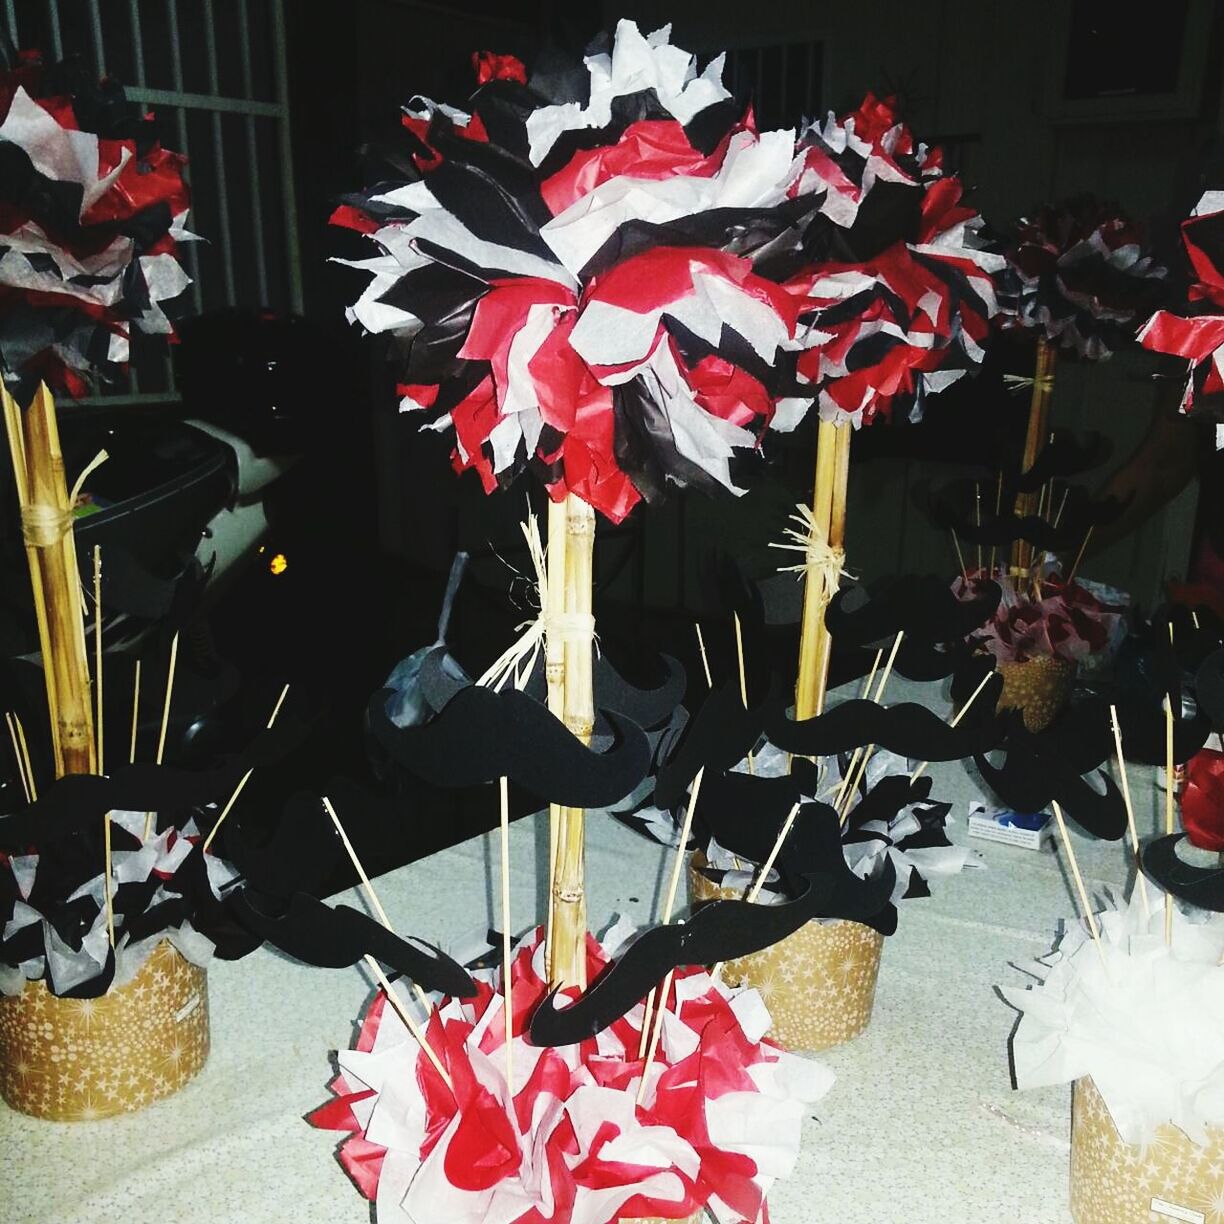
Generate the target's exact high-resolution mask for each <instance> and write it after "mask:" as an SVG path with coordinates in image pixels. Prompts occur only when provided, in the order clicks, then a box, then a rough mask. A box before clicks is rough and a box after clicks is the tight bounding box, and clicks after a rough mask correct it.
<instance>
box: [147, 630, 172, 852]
mask: <svg viewBox="0 0 1224 1224" xmlns="http://www.w3.org/2000/svg"><path fill="white" fill-rule="evenodd" d="M178 644H179V635H178V634H177V633H175V635H174V637H172V638H171V639H170V661H169V662H168V663H167V665H166V695H165V698H164V699H163V701H162V716H161V729H160V730H159V731H158V734H157V757H156V761H157V764H158V765H160V764H161V763H162V757H163V756H164V755H165V751H166V729H167V728H168V727H169V725H170V701H171V699H172V698H173V696H174V673H175V671H176V670H177V668H178ZM155 815H156V813H155V812H146V813H145V828H144V835H145V841H148V840H149V838H150V836H151V835H152V833H153V817H154V816H155Z"/></svg>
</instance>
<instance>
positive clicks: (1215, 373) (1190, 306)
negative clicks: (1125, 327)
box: [1139, 191, 1224, 412]
mask: <svg viewBox="0 0 1224 1224" xmlns="http://www.w3.org/2000/svg"><path fill="white" fill-rule="evenodd" d="M1182 242H1183V244H1184V245H1185V248H1186V255H1187V256H1188V258H1189V260H1190V265H1191V268H1192V271H1193V281H1192V283H1191V285H1190V289H1189V293H1188V295H1187V297H1188V300H1187V302H1186V303H1185V305H1183V306H1181V307H1179V308H1178V309H1176V310H1158V311H1156V312H1155V314H1153V315H1152V317H1151V318H1150V319H1148V321H1147V322H1146V323H1145V324H1144V325H1143V328H1142V330H1141V331H1140V332H1139V343H1140V344H1142V345H1143V346H1144V348H1149V349H1152V350H1153V351H1154V352H1157V353H1170V354H1172V355H1174V356H1176V357H1184V358H1185V359H1186V361H1187V362H1188V363H1189V367H1190V369H1189V374H1188V376H1187V379H1186V390H1185V393H1184V394H1183V396H1182V409H1183V410H1184V411H1187V412H1188V411H1189V410H1190V409H1191V408H1193V407H1194V405H1195V403H1196V401H1198V400H1199V399H1201V398H1202V397H1204V396H1208V395H1215V394H1218V393H1219V392H1221V391H1224V191H1207V192H1204V193H1203V196H1202V198H1201V199H1200V200H1199V202H1198V203H1197V204H1196V205H1195V207H1194V211H1193V212H1191V214H1190V216H1189V217H1187V218H1186V220H1185V221H1183V222H1182Z"/></svg>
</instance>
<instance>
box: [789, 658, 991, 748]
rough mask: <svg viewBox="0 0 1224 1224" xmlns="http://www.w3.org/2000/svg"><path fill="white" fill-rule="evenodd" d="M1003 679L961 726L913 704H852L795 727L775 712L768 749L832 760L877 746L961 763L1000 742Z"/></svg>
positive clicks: (982, 697)
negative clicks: (997, 707) (998, 720)
mask: <svg viewBox="0 0 1224 1224" xmlns="http://www.w3.org/2000/svg"><path fill="white" fill-rule="evenodd" d="M1002 686H1003V679H1002V677H1001V676H1000V677H998V678H997V679H992V680H991V681H990V682H989V683H988V684H987V685H986V687H985V688H984V689H983V690H982V692H981V694H980V695H979V696H978V698H977V700H976V701H975V702H974V703H973V705H972V707H971V708H970V709H969V711H968V712H967V713H966V715H965V717H964V718H963V719H962V720H961V722H960V724H959V725H958V726H955V727H954V726H952V725H951V723H950V722H946V721H944V719H942V718H940V717H939V716H938V715H937V714H932V713H931V711H930V710H928V709H927V708H926V706H920V705H917V704H916V703H914V702H904V703H902V704H901V705H895V706H882V705H878V704H877V703H876V702H874V701H865V700H853V701H846V702H843V703H842V704H841V705H838V706H834V707H833V708H832V709H831V710H829V711H827V712H826V713H824V714H817V715H815V716H814V717H813V718H807V719H803V720H802V721H800V722H797V721H795V720H794V719H792V718H790V717H789V716H787V715H786V714H785V713H783V712H776V713H774V714H773V715H772V716H771V717H770V718H768V719H767V721H766V723H765V734H766V736H767V737H768V738H769V741H770V743H772V744H773V745H774V746H775V747H777V748H781V749H782V750H783V751H784V752H791V753H795V754H796V755H798V756H811V757H818V756H829V755H831V754H833V753H836V752H847V751H850V750H852V749H854V748H859V747H862V746H863V745H864V744H877V745H878V746H879V747H881V748H886V749H888V750H889V751H890V752H895V753H896V754H897V755H898V756H904V757H909V758H911V759H913V760H918V761H960V760H963V759H965V758H966V757H971V756H974V755H975V754H977V753H980V752H985V751H987V750H988V749H989V748H991V747H993V746H994V745H995V744H996V743H997V742H998V738H999V736H998V730H997V727H996V724H995V719H994V704H995V702H996V701H998V696H999V693H1000V692H1001V691H1002Z"/></svg>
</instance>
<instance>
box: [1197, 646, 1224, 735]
mask: <svg viewBox="0 0 1224 1224" xmlns="http://www.w3.org/2000/svg"><path fill="white" fill-rule="evenodd" d="M1194 696H1195V698H1196V700H1197V701H1198V707H1199V710H1200V711H1201V712H1202V713H1203V714H1204V715H1205V716H1206V717H1207V718H1209V719H1210V720H1211V727H1212V730H1213V731H1224V650H1214V651H1212V652H1211V654H1209V655H1208V656H1207V657H1206V658H1205V659H1204V660H1203V661H1202V663H1201V664H1200V665H1199V669H1198V672H1197V673H1196V674H1195V677H1194Z"/></svg>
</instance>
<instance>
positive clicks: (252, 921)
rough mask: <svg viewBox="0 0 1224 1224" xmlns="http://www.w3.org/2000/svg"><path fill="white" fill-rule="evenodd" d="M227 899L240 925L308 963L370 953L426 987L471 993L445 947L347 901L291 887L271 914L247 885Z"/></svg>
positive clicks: (327, 964)
mask: <svg viewBox="0 0 1224 1224" xmlns="http://www.w3.org/2000/svg"><path fill="white" fill-rule="evenodd" d="M229 904H230V906H231V907H232V910H233V913H234V915H235V917H236V918H237V919H238V921H239V922H241V923H242V925H243V926H245V927H247V928H248V929H249V930H250V931H252V932H254V934H256V935H258V936H259V937H260V938H261V939H262V940H264V941H265V942H266V943H270V944H271V945H272V946H273V947H275V948H279V949H280V950H281V951H282V952H284V953H285V954H286V955H287V956H292V957H293V958H294V959H295V960H300V961H304V962H305V963H306V964H308V965H317V966H319V967H320V968H323V969H345V968H347V967H349V966H350V965H355V964H357V963H358V961H360V960H361V959H362V958H363V957H365V956H367V955H369V956H372V957H374V959H375V960H377V961H379V962H381V963H382V964H384V965H386V966H387V967H388V968H390V969H394V970H395V971H396V972H397V973H402V974H403V975H404V976H405V977H408V978H411V979H412V980H413V981H414V982H416V983H417V984H418V985H419V986H421V987H423V988H424V989H426V990H438V991H441V992H442V993H443V994H445V995H452V996H456V997H458V998H462V999H470V998H471V997H472V996H473V995H475V993H476V986H475V983H474V982H473V981H472V979H471V977H470V976H469V975H468V973H467V972H466V970H464V968H463V967H462V966H461V965H459V964H458V963H457V962H455V961H453V960H452V959H451V958H450V957H449V956H447V955H446V954H445V953H444V952H442V951H440V950H439V949H438V948H435V947H434V946H433V945H432V944H426V943H422V944H421V946H419V947H418V946H417V945H416V944H413V943H409V942H408V941H407V940H404V939H400V938H399V936H398V935H394V934H392V933H391V932H390V931H388V930H387V928H386V927H384V926H383V925H382V924H381V923H379V922H376V921H375V920H374V919H373V918H371V917H369V915H367V914H363V913H362V912H361V911H360V910H355V909H353V908H352V906H349V905H335V906H332V905H325V904H324V903H323V902H322V901H320V900H318V899H317V898H315V897H312V896H310V895H309V893H304V892H295V893H294V894H293V896H292V897H290V899H289V904H288V906H287V907H286V908H285V910H284V911H283V912H282V913H280V914H270V913H268V912H267V911H266V910H264V909H263V908H261V906H260V904H258V903H257V902H256V900H255V896H254V895H253V894H252V892H251V890H250V889H242V890H240V891H239V892H237V893H235V894H234V895H232V896H231V897H230V899H229ZM426 949H427V950H426Z"/></svg>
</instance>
